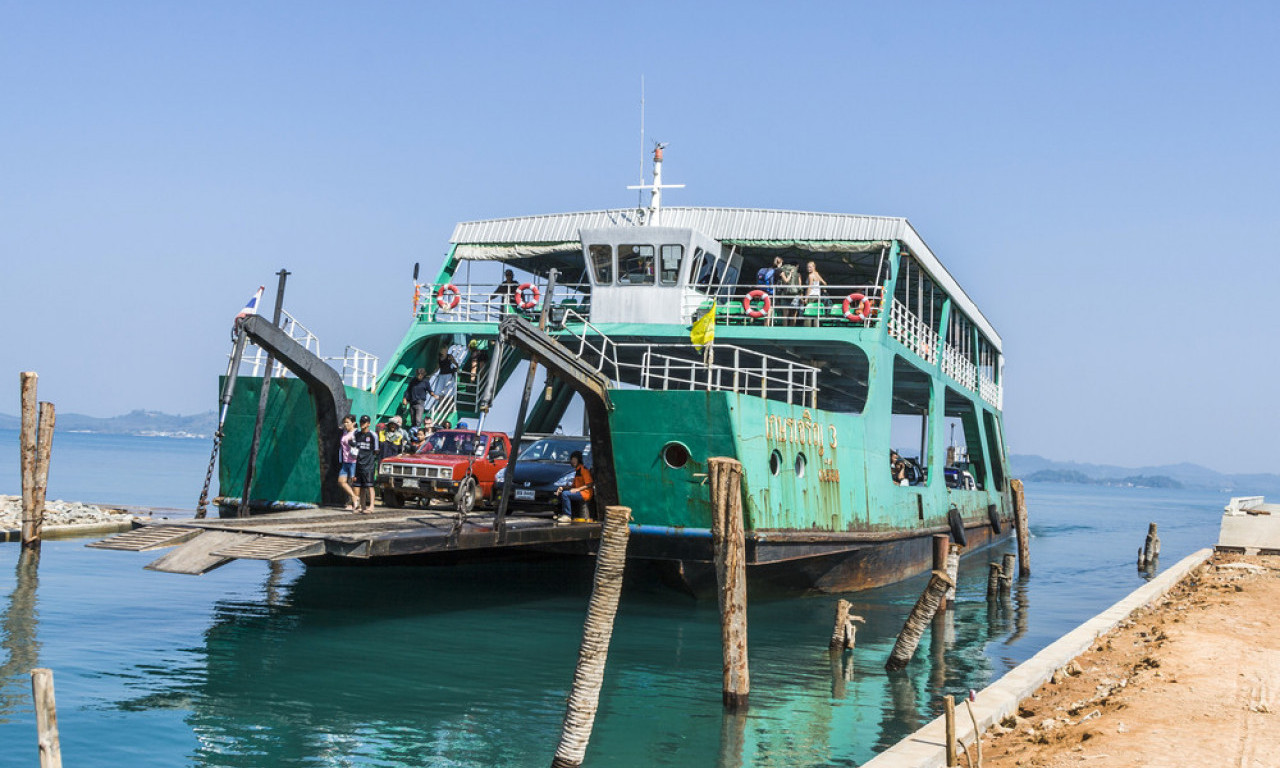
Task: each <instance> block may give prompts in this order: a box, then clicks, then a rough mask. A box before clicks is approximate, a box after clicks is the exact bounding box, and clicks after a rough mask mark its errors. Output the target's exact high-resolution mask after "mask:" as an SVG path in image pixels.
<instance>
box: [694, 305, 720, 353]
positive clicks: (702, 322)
mask: <svg viewBox="0 0 1280 768" xmlns="http://www.w3.org/2000/svg"><path fill="white" fill-rule="evenodd" d="M715 340H716V305H715V304H712V305H711V309H709V310H707V313H706V314H705V315H703V316H702V317H700V318H698V322H696V323H694V324H693V330H691V331H690V332H689V341H691V342H692V343H693V346H695V347H697V348H698V350H699V351H701V350H702V348H703V347H705V346H707V345H708V344H710V343H711V342H713V341H715Z"/></svg>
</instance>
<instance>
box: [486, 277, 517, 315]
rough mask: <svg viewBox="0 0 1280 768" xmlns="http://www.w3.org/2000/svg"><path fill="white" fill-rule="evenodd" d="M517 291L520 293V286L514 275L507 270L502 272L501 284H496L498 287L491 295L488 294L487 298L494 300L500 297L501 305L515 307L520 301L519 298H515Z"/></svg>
mask: <svg viewBox="0 0 1280 768" xmlns="http://www.w3.org/2000/svg"><path fill="white" fill-rule="evenodd" d="M519 291H520V284H519V283H517V282H516V273H515V272H514V271H512V270H510V269H508V270H505V271H503V273H502V282H501V283H498V287H497V288H496V289H495V290H494V292H493V293H491V294H489V297H490V298H495V299H496V298H497V297H499V296H501V297H503V298H502V303H503V305H505V306H512V307H515V306H517V305H518V304H519V301H520V300H519V297H518V296H517V294H518V293H519Z"/></svg>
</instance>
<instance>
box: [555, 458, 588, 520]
mask: <svg viewBox="0 0 1280 768" xmlns="http://www.w3.org/2000/svg"><path fill="white" fill-rule="evenodd" d="M569 466H571V467H573V486H572V487H571V488H565V487H564V486H560V487H559V488H556V495H557V496H559V497H560V514H559V515H558V516H557V517H556V522H557V523H568V522H570V521H572V520H573V505H574V504H577V503H578V502H580V501H583V502H586V501H591V488H592V479H591V470H589V469H587V468H586V466H585V465H584V464H583V463H582V451H574V452H573V453H571V454H569Z"/></svg>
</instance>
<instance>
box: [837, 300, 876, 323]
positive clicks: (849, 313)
mask: <svg viewBox="0 0 1280 768" xmlns="http://www.w3.org/2000/svg"><path fill="white" fill-rule="evenodd" d="M855 304H856V305H858V311H857V312H854V311H853V306H854V305H855ZM841 308H842V309H843V310H844V319H845V320H848V321H849V322H851V323H862V322H865V321H866V320H867V318H868V317H869V315H870V314H871V299H868V298H867V297H866V295H865V294H861V293H851V294H849V295H848V296H845V297H844V304H842V305H841Z"/></svg>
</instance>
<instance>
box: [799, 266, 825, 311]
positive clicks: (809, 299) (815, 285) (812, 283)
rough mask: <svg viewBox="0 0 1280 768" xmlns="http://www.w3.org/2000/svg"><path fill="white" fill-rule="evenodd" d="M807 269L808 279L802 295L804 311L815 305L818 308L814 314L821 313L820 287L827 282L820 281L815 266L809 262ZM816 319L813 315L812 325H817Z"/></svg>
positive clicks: (819, 275) (820, 278)
mask: <svg viewBox="0 0 1280 768" xmlns="http://www.w3.org/2000/svg"><path fill="white" fill-rule="evenodd" d="M808 268H809V277H808V279H807V280H805V285H806V286H808V287H807V288H806V289H805V293H804V299H805V304H806V306H805V310H806V312H807V310H808V308H809V307H812V306H815V305H816V306H817V307H818V309H817V310H816V312H818V313H821V311H822V308H821V307H822V286H824V285H826V284H827V281H826V280H823V279H822V275H821V273H819V272H818V265H817V264H815V263H813V262H812V261H811V262H809V265H808ZM818 318H819V315H814V318H813V324H814V325H818Z"/></svg>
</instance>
